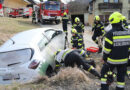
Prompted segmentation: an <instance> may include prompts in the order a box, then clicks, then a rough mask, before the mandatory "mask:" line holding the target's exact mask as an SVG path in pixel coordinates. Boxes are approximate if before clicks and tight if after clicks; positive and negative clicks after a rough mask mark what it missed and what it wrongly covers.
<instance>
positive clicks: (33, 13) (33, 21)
mask: <svg viewBox="0 0 130 90" xmlns="http://www.w3.org/2000/svg"><path fill="white" fill-rule="evenodd" d="M32 23H35V24H36V13H35V11H33V12H32Z"/></svg>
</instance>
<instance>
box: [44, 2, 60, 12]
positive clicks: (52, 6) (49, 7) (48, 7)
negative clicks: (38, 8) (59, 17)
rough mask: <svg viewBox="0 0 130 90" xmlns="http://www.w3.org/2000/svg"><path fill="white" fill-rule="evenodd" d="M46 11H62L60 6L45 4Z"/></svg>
mask: <svg viewBox="0 0 130 90" xmlns="http://www.w3.org/2000/svg"><path fill="white" fill-rule="evenodd" d="M45 9H46V10H60V4H48V3H47V4H45Z"/></svg>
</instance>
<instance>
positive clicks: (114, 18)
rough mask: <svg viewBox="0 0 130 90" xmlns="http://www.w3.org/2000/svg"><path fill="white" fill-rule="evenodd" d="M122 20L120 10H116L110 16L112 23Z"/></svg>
mask: <svg viewBox="0 0 130 90" xmlns="http://www.w3.org/2000/svg"><path fill="white" fill-rule="evenodd" d="M121 21H122V14H121V13H119V12H114V13H112V14H111V15H110V17H109V22H110V23H111V24H115V23H120V22H121Z"/></svg>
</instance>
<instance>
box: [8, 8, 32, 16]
mask: <svg viewBox="0 0 130 90" xmlns="http://www.w3.org/2000/svg"><path fill="white" fill-rule="evenodd" d="M31 15H32V8H17V9H16V8H12V9H11V11H10V13H9V17H14V18H16V17H23V18H29V17H30V16H31Z"/></svg>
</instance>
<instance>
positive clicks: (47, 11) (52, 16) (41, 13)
mask: <svg viewBox="0 0 130 90" xmlns="http://www.w3.org/2000/svg"><path fill="white" fill-rule="evenodd" d="M37 6H38V8H39V10H38V13H37V19H38V21H40V22H41V23H42V24H44V23H45V22H46V21H49V22H52V21H55V23H56V24H58V23H60V21H61V5H60V2H58V1H46V2H43V3H40V4H39V5H37Z"/></svg>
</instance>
